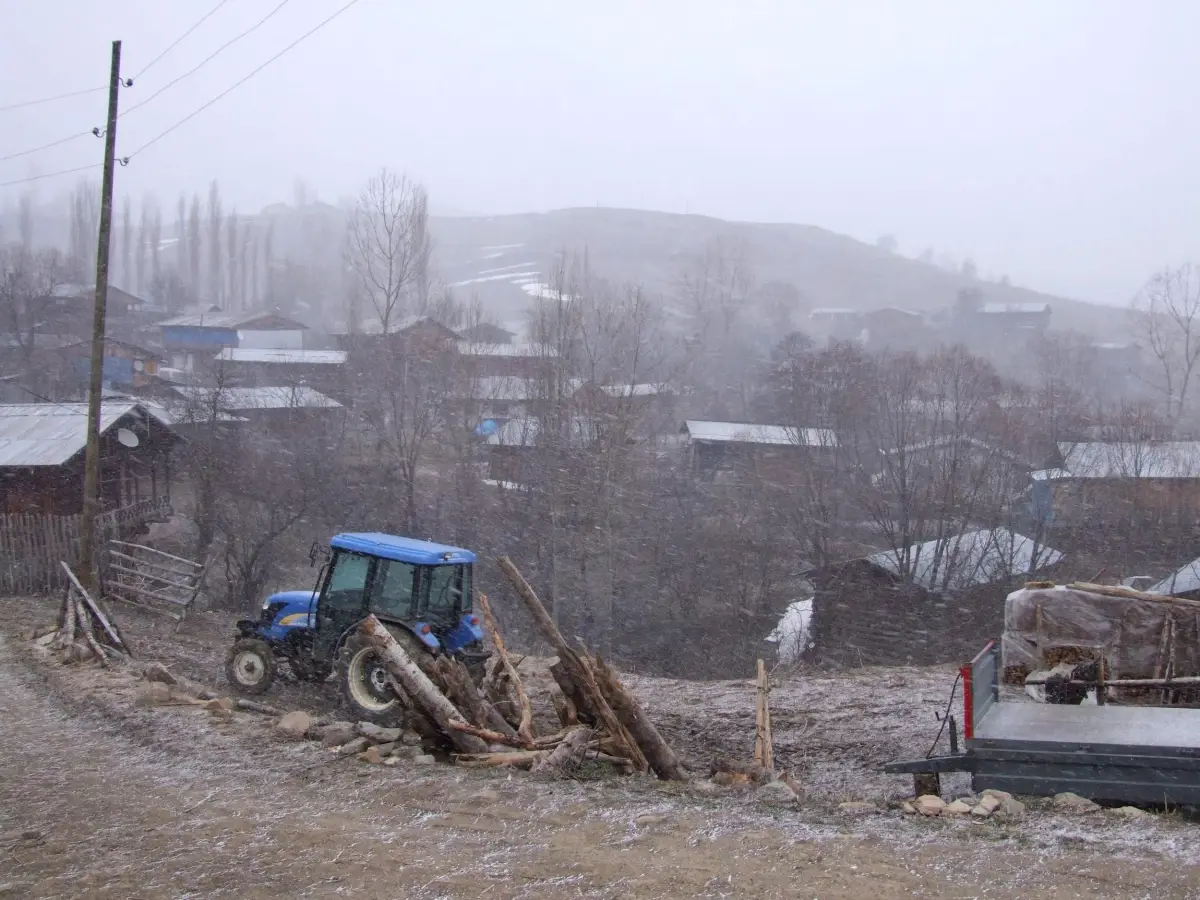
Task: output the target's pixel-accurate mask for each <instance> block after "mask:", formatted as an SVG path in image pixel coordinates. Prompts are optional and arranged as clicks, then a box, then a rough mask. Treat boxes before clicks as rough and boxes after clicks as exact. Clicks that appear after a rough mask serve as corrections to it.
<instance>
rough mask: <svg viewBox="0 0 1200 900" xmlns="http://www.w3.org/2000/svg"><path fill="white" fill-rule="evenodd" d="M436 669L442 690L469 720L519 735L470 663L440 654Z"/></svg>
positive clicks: (514, 737) (489, 727)
mask: <svg viewBox="0 0 1200 900" xmlns="http://www.w3.org/2000/svg"><path fill="white" fill-rule="evenodd" d="M434 669H435V674H436V675H437V677H438V682H439V686H440V687H441V688H442V692H443V693H444V694H445V695H446V697H447V698H448V699H449V700H450V702H451V703H453V704H454V705H455V706H456V707H458V709H459V711H460V712H462V713H463V716H464V717H465V718H466V719H467V720H468V721H469V722H472V723H473V724H475V725H477V726H478V727H480V728H486V729H491V730H493V731H498V732H499V733H500V734H503V735H505V736H507V737H509V738H511V739H514V740H515V739H516V737H517V733H516V732H515V731H514V730H513V727H512V726H511V725H509V724H508V723H507V722H506V721H504V716H502V715H500V713H499V712H498V711H497V710H496V709H495V708H493V707H492V705H491V704H490V703H488V702H487V700H486V699H484V697H483V695H482V694H480V692H479V688H478V687H476V686H475V682H474V681H473V680H472V678H471V673H470V672H468V671H467V667H466V666H464V665H463V664H462V663H461V662H459V661H458V660H456V659H451V658H450V657H448V656H440V657H438V658H437V661H436V663H435V666H434ZM506 743H508V742H507V741H506Z"/></svg>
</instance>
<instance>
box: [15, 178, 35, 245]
mask: <svg viewBox="0 0 1200 900" xmlns="http://www.w3.org/2000/svg"><path fill="white" fill-rule="evenodd" d="M33 225H34V216H33V192H32V191H22V192H21V196H20V197H18V198H17V236H18V237H19V238H20V239H21V246H22V247H24V248H25V249H26V250H30V251H32V250H33Z"/></svg>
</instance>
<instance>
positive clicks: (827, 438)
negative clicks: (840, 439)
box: [683, 419, 838, 447]
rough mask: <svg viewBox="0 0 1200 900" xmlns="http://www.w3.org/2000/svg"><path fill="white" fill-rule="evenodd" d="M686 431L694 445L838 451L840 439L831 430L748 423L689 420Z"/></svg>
mask: <svg viewBox="0 0 1200 900" xmlns="http://www.w3.org/2000/svg"><path fill="white" fill-rule="evenodd" d="M683 427H684V430H685V431H687V433H688V435H689V436H690V437H691V439H692V440H693V441H707V442H710V443H720V444H791V445H793V446H798V447H836V446H837V445H838V444H837V435H835V434H834V433H833V431H831V430H830V429H828V428H796V427H794V426H792V425H752V424H748V423H745V422H707V421H702V420H697V419H688V420H687V421H686V422H684V423H683Z"/></svg>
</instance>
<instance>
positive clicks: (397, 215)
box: [346, 168, 432, 334]
mask: <svg viewBox="0 0 1200 900" xmlns="http://www.w3.org/2000/svg"><path fill="white" fill-rule="evenodd" d="M428 225H429V200H428V197H427V195H426V193H425V189H424V188H423V187H422V186H421V185H419V184H417V183H416V182H414V181H412V180H410V179H409V178H408V177H407V176H406V175H403V174H399V175H398V174H396V173H394V172H391V171H389V170H388V169H386V168H385V169H381V170H380V172H379V174H377V175H376V176H374V177H373V178H372V179H371V180H370V181H369V182H367V186H366V187H365V188H364V189H363V191H362V193H361V194H360V195H359V198H358V203H357V205H356V206H355V208H354V212H353V213H352V214H351V216H350V222H349V244H348V256H349V258H348V259H347V261H346V262H347V263H348V264H349V266H350V267H351V268H352V269H353V270H354V272H355V274H356V275H357V277H358V281H359V285H360V287H361V289H362V292H363V294H364V296H365V297H366V298H367V299H368V301H369V302H370V304H371V308H372V309H373V311H374V313H375V317H376V318H377V319H378V323H379V329H380V333H382V334H389V333H390V332H391V330H392V327H393V326H394V324H395V323H396V322H397V321H398V320H399V319H400V318H401V317H402V316H403V315H404V314H405V313H406V312H407V311H408V307H409V306H410V304H411V301H412V300H413V294H414V293H415V291H416V289H418V288H420V287H421V286H423V285H425V284H426V283H427V279H428V269H429V259H430V253H431V249H432V244H431V241H430V237H429V230H428ZM373 325H374V322H372V326H373Z"/></svg>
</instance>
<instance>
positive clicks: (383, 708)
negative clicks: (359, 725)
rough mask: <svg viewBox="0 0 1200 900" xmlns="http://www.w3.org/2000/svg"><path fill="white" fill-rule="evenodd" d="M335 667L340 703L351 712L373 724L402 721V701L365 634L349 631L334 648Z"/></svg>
mask: <svg viewBox="0 0 1200 900" xmlns="http://www.w3.org/2000/svg"><path fill="white" fill-rule="evenodd" d="M337 671H338V684H339V686H340V688H341V691H342V703H343V705H345V707H346V709H347V710H348V711H349V712H350V713H351V715H353V716H355V717H357V718H359V719H362V720H365V721H367V722H374V723H376V724H377V725H399V724H403V721H404V707H405V704H404V703H403V702H402V701H401V699H400V697H399V696H398V695H397V693H396V689H395V688H393V687H392V678H391V676H390V675H389V674H388V671H387V668H386V667H385V666H384V665H383V662H382V661H381V660H380V659H379V655H378V654H377V653H376V652H375V648H374V647H372V646H371V644H370V643H368V641H367V640H366V638H364V637H362V636H361V635H358V634H353V635H351V636H350V637H348V638H347V639H346V641H345V642H344V643H343V644H342V646H341V649H340V650H339V651H338V658H337Z"/></svg>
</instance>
